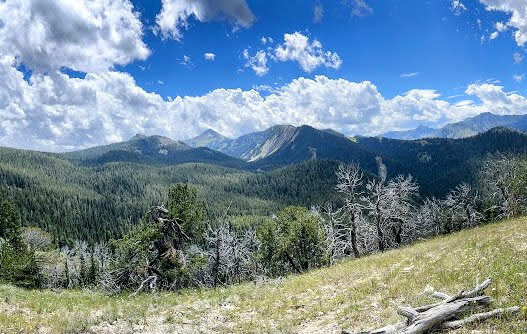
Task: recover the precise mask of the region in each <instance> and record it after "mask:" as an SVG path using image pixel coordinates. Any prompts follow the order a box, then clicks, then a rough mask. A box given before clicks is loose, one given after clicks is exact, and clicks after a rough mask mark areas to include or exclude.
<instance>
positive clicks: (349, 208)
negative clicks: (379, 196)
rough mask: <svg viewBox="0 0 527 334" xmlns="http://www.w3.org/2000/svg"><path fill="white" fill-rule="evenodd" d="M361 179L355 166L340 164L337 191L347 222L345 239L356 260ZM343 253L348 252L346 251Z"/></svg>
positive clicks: (360, 208)
mask: <svg viewBox="0 0 527 334" xmlns="http://www.w3.org/2000/svg"><path fill="white" fill-rule="evenodd" d="M363 177H364V175H363V173H362V172H361V170H360V168H359V166H358V165H357V164H347V165H344V164H341V165H340V166H339V169H338V171H337V180H338V183H337V191H338V192H339V193H340V194H341V195H342V199H343V201H344V207H343V211H344V213H345V220H346V221H347V222H348V228H347V237H349V240H350V246H351V250H352V251H353V255H354V256H355V257H356V258H358V257H359V256H360V252H359V247H358V242H357V239H358V235H357V222H358V220H359V219H360V216H361V215H362V210H363V209H364V206H363V205H362V203H361V202H360V198H361V197H363V196H364V194H363V192H362V189H361V187H362V185H363V180H362V179H363ZM345 251H346V252H347V253H348V252H349V251H348V250H347V249H346V250H345Z"/></svg>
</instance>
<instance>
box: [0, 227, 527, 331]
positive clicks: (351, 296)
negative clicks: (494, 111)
mask: <svg viewBox="0 0 527 334" xmlns="http://www.w3.org/2000/svg"><path fill="white" fill-rule="evenodd" d="M486 276H492V277H493V278H494V283H493V285H491V289H489V291H487V292H488V294H490V295H491V296H492V297H493V298H494V300H495V301H494V305H495V306H497V307H506V306H513V305H520V306H525V305H527V219H526V218H521V219H515V220H511V221H504V222H500V223H497V224H491V225H487V226H484V227H480V228H476V229H473V230H468V231H463V232H460V233H457V234H454V235H450V236H446V237H439V238H436V239H433V240H430V241H426V242H421V243H418V244H416V245H413V246H411V247H406V248H402V249H398V250H393V251H389V252H386V253H384V254H378V255H373V256H368V257H364V258H361V259H359V260H351V261H346V262H343V263H341V264H338V265H335V266H333V267H331V268H323V269H320V270H315V271H312V272H310V273H307V274H304V275H298V276H291V277H287V278H284V279H282V280H276V281H271V282H265V283H259V284H254V283H248V284H242V285H238V286H233V287H227V288H219V289H214V290H204V291H195V290H194V291H184V292H182V293H159V294H155V295H142V296H138V297H135V298H132V297H130V296H128V295H120V296H114V297H110V296H105V295H104V294H102V293H97V292H90V291H61V292H51V291H27V290H21V289H18V288H14V287H11V286H0V297H1V299H0V333H138V332H140V333H340V331H341V330H342V329H352V330H354V329H355V330H359V329H367V328H369V327H375V326H379V325H383V324H385V323H387V322H392V321H397V320H398V317H397V316H396V314H395V307H396V305H398V304H411V305H418V304H423V303H426V302H428V301H429V299H428V297H427V296H426V295H425V294H424V293H423V291H424V290H425V288H426V287H427V286H428V285H430V286H432V287H434V288H437V289H438V290H442V291H445V292H450V293H453V292H457V291H458V290H460V289H461V288H465V287H469V286H472V285H473V284H474V282H475V279H476V277H480V278H482V279H483V278H485V277H486ZM456 333H527V312H526V311H525V310H524V311H523V313H522V314H521V315H519V316H517V317H512V318H503V319H495V320H492V321H489V322H487V323H484V324H480V325H478V326H474V327H469V328H467V329H463V330H459V331H457V332H456Z"/></svg>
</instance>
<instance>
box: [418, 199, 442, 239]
mask: <svg viewBox="0 0 527 334" xmlns="http://www.w3.org/2000/svg"><path fill="white" fill-rule="evenodd" d="M442 212H443V203H442V201H440V200H438V199H436V198H427V199H425V200H424V202H423V203H422V204H421V205H420V206H419V208H418V210H417V212H416V222H417V224H416V231H415V232H416V233H415V236H416V237H417V238H426V237H429V236H436V235H439V234H440V233H441V217H442Z"/></svg>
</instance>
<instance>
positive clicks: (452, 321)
mask: <svg viewBox="0 0 527 334" xmlns="http://www.w3.org/2000/svg"><path fill="white" fill-rule="evenodd" d="M490 283H491V279H490V278H488V279H486V280H485V281H484V282H483V283H481V284H479V283H478V282H476V286H475V287H474V288H473V289H471V290H469V291H460V292H459V293H457V294H456V295H452V296H451V295H448V294H445V293H442V292H434V293H433V294H432V297H435V298H437V299H441V301H440V302H437V303H433V304H430V305H425V306H421V307H408V306H402V307H399V308H398V310H397V313H398V314H399V315H401V316H403V317H404V318H405V320H404V321H401V322H400V323H397V324H393V325H389V326H385V327H382V328H379V329H376V330H372V331H362V332H359V333H358V334H428V333H433V332H436V331H437V330H448V329H456V328H461V327H463V326H465V325H468V324H471V323H475V322H481V321H484V320H486V319H489V318H492V317H497V316H502V315H507V314H514V313H517V312H519V310H520V308H519V307H509V308H499V309H494V310H492V311H488V312H483V313H476V314H472V315H469V316H466V315H467V313H469V312H470V311H473V310H477V309H480V308H481V307H488V306H489V305H490V304H491V303H492V299H491V298H490V297H488V296H484V295H483V293H484V290H485V289H486V288H487V287H488V286H489V285H490ZM342 333H343V334H351V332H349V331H343V332H342Z"/></svg>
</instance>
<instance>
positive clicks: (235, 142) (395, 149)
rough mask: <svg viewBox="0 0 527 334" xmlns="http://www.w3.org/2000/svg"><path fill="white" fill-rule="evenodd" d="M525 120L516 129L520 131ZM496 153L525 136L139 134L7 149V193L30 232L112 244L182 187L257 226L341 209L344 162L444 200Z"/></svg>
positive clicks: (522, 149)
mask: <svg viewBox="0 0 527 334" xmlns="http://www.w3.org/2000/svg"><path fill="white" fill-rule="evenodd" d="M484 117H487V119H491V117H489V115H483V116H482V117H480V119H481V118H484ZM497 119H498V120H501V119H502V117H501V116H499V117H498V118H497ZM476 120H477V118H476ZM521 120H522V118H521V117H514V122H510V123H509V124H513V125H514V127H516V128H521ZM467 123H472V124H474V118H473V119H469V120H467ZM480 124H483V123H482V122H480ZM493 124H495V123H492V124H491V125H493ZM491 125H488V124H487V125H485V126H483V125H482V126H481V127H479V128H477V127H472V129H477V130H478V131H479V130H481V129H484V128H486V127H488V126H491ZM457 126H458V127H459V124H458V125H457ZM460 128H461V127H460ZM473 131H475V130H473ZM204 146H208V147H204ZM496 152H501V153H510V154H525V153H526V152H527V134H525V133H523V132H521V131H518V130H514V129H511V128H506V127H494V128H492V129H490V130H488V131H485V132H482V133H479V134H477V135H474V136H471V137H465V138H460V139H451V138H425V139H418V140H399V139H390V138H383V137H360V136H357V137H346V136H344V135H342V134H341V133H338V132H336V131H332V130H327V129H326V130H319V129H315V128H313V127H310V126H306V125H304V126H298V127H294V126H290V125H281V126H274V127H271V128H269V129H267V130H265V131H261V132H255V133H252V134H248V135H244V136H241V137H239V138H236V139H230V138H226V137H225V136H222V135H220V134H218V133H217V132H213V131H212V130H209V131H206V132H205V133H204V134H202V135H200V136H198V137H196V138H193V139H190V140H186V141H176V140H172V139H169V138H167V137H162V136H144V135H136V136H134V137H133V138H131V139H129V140H127V141H124V142H121V143H114V144H110V145H104V146H98V147H93V148H89V149H85V150H80V151H75V152H68V153H44V152H33V151H27V150H19V149H12V148H0V194H6V195H7V196H9V197H11V198H12V199H13V201H14V202H15V203H17V204H18V205H19V206H21V207H24V208H26V209H27V210H24V215H23V216H22V221H23V222H24V224H26V225H35V224H36V225H38V226H40V227H42V228H44V229H45V230H47V231H50V232H52V234H53V235H54V236H55V237H56V238H57V239H58V240H63V241H67V240H66V239H67V238H80V239H83V240H95V237H96V236H99V235H100V233H101V231H105V232H104V233H105V235H104V238H105V239H110V238H112V237H115V236H119V235H120V234H121V233H122V231H123V230H126V229H127V228H128V227H129V226H130V224H132V225H133V224H135V223H137V222H138V221H139V220H140V219H141V218H142V217H143V215H144V212H145V211H146V210H147V209H148V207H149V206H151V205H155V204H158V203H162V200H163V197H164V196H165V194H166V189H168V188H169V187H170V186H171V185H173V184H175V183H179V182H187V183H190V184H193V185H194V186H196V187H197V189H198V191H199V194H200V198H203V199H204V200H205V201H207V203H210V208H209V209H210V210H211V212H216V211H217V210H222V209H224V208H225V207H230V210H231V211H230V212H231V214H233V215H239V216H240V217H241V216H243V217H245V218H244V219H256V220H257V219H259V218H258V217H261V216H265V215H268V214H270V213H272V212H276V210H278V209H280V208H282V207H284V206H285V205H302V206H310V205H324V204H325V203H327V202H332V203H337V202H338V201H339V199H338V196H337V194H336V192H335V185H336V177H335V170H336V169H337V166H338V164H339V163H341V162H346V163H348V162H354V163H358V164H359V165H360V167H361V168H362V169H363V171H364V172H365V175H366V176H365V177H366V178H370V177H372V175H373V174H376V173H377V166H376V162H375V158H376V157H381V158H382V159H383V161H384V162H385V164H386V165H387V167H388V173H389V176H390V177H393V176H395V175H399V174H411V175H412V176H413V177H414V178H415V179H416V181H417V182H418V184H419V185H420V192H421V194H422V195H423V196H425V197H430V196H435V197H438V198H443V197H444V196H445V195H446V194H447V193H448V191H450V190H451V189H453V188H454V187H455V186H457V185H459V184H460V183H462V182H469V183H475V182H476V181H477V177H478V171H479V168H480V166H481V163H482V161H483V160H484V159H485V158H486V157H487V156H488V155H489V154H493V153H496ZM251 217H254V218H251ZM70 241H71V240H70Z"/></svg>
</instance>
